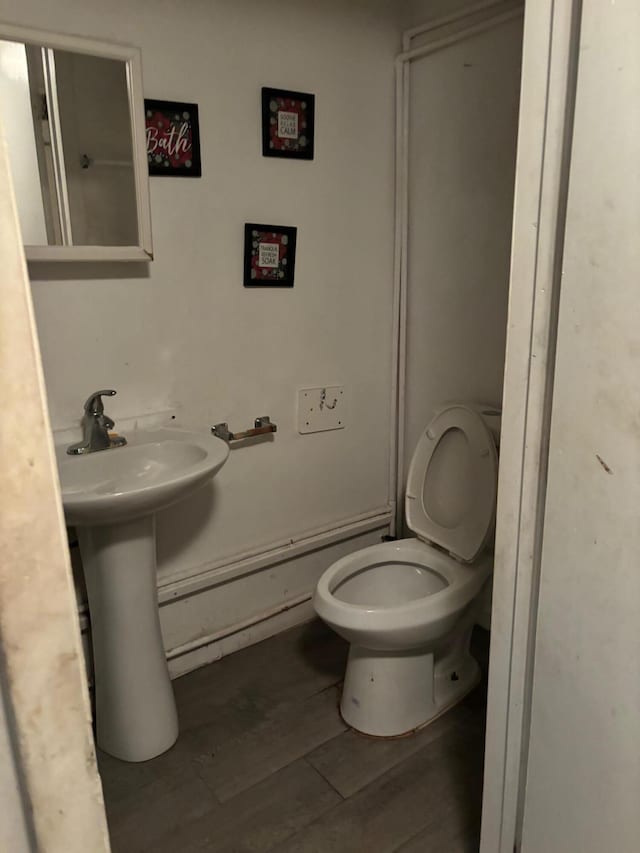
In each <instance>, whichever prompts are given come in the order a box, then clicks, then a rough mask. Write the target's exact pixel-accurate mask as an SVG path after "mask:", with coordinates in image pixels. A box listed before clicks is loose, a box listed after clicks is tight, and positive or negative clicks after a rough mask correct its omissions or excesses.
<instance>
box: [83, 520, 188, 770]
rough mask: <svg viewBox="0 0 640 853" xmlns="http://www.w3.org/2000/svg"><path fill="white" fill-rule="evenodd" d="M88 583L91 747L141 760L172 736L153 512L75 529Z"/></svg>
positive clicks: (170, 690) (173, 738)
mask: <svg viewBox="0 0 640 853" xmlns="http://www.w3.org/2000/svg"><path fill="white" fill-rule="evenodd" d="M78 538H79V542H80V553H81V555H82V564H83V568H84V575H85V580H86V584H87V594H88V597H89V611H90V615H91V636H92V641H93V659H94V669H95V689H96V723H97V739H98V746H99V747H100V748H101V749H103V750H104V751H105V752H108V753H109V754H110V755H114V756H115V757H116V758H121V759H123V760H124V761H146V760H148V759H150V758H153V757H154V756H156V755H160V753H162V752H165V751H166V750H167V749H169V748H170V747H171V746H173V744H174V743H175V741H176V738H177V737H178V715H177V712H176V704H175V699H174V695H173V688H172V686H171V681H170V679H169V671H168V669H167V661H166V657H165V653H164V645H163V642H162V633H161V631H160V616H159V613H158V590H157V581H156V537H155V516H153V515H150V516H146V517H144V518H139V519H136V520H134V521H129V522H123V523H121V524H112V525H105V526H95V527H79V528H78Z"/></svg>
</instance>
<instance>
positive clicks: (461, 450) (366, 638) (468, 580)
mask: <svg viewBox="0 0 640 853" xmlns="http://www.w3.org/2000/svg"><path fill="white" fill-rule="evenodd" d="M499 423H500V414H499V412H498V411H496V410H495V409H492V408H490V407H476V406H471V405H455V406H445V407H443V408H442V409H440V410H439V411H438V412H437V413H436V415H435V417H434V418H433V419H432V421H431V422H430V423H429V425H428V426H427V428H426V430H425V431H424V432H423V434H422V436H421V437H420V440H419V442H418V445H417V447H416V450H415V452H414V455H413V458H412V461H411V466H410V469H409V475H408V479H407V490H406V495H405V515H406V520H407V525H408V527H409V528H410V529H411V531H412V532H413V533H415V534H416V537H417V538H411V539H402V540H399V541H395V542H384V543H382V544H380V545H374V546H372V547H369V548H364V549H362V550H361V551H357V552H355V553H353V554H349V555H348V556H346V557H343V558H342V559H340V560H338V561H337V562H336V563H334V564H333V565H332V566H331V567H330V568H329V569H327V571H326V572H325V573H324V574H323V575H322V577H321V578H320V580H319V581H318V585H317V588H316V591H315V595H314V599H313V603H314V607H315V610H316V612H317V614H318V616H320V618H321V619H323V620H324V621H325V622H326V623H327V624H328V625H329V626H331V628H333V629H334V630H335V631H336V632H337V633H338V634H340V635H341V636H342V637H344V638H345V640H347V641H348V642H349V643H350V644H351V646H350V649H349V657H348V660H347V669H346V673H345V679H344V687H343V691H342V699H341V703H340V710H341V713H342V716H343V718H344V720H345V722H346V723H348V724H349V725H350V726H351V727H352V728H354V729H357V730H358V731H361V732H364V733H365V734H369V735H377V736H380V737H391V736H398V735H402V734H406V733H408V732H411V731H412V730H414V729H416V728H419V727H421V726H424V725H426V724H427V723H429V722H431V720H433V719H435V718H436V717H437V716H440V714H442V713H443V712H444V711H446V710H447V709H448V708H450V707H452V706H453V705H454V704H455V703H456V702H458V701H459V700H460V699H461V698H462V697H463V696H464V695H465V694H466V693H468V692H469V690H471V689H472V688H473V687H474V686H475V685H476V683H477V682H478V680H479V678H480V668H479V666H478V664H477V662H476V661H475V659H474V658H473V657H472V656H471V654H470V652H469V642H470V638H471V631H472V629H473V625H474V622H475V613H474V609H475V608H474V605H475V604H477V601H478V595H479V593H480V592H481V590H482V589H483V587H484V585H485V584H486V583H487V581H488V579H489V577H490V575H491V572H492V569H493V555H492V553H491V552H490V551H489V550H488V549H487V548H486V545H487V542H488V540H489V538H490V536H491V534H492V532H493V527H494V520H495V503H496V488H497V469H498V462H497V443H498V436H499Z"/></svg>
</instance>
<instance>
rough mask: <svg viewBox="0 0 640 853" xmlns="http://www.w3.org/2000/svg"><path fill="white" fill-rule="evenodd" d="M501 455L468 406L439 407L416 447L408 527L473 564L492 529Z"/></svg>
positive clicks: (407, 505)
mask: <svg viewBox="0 0 640 853" xmlns="http://www.w3.org/2000/svg"><path fill="white" fill-rule="evenodd" d="M497 475H498V458H497V454H496V446H495V442H494V440H493V437H492V435H491V432H490V431H489V429H488V428H487V426H486V424H485V423H484V421H483V420H482V417H481V416H480V415H479V414H478V413H477V412H474V411H473V410H472V409H468V408H467V407H466V406H451V407H449V408H447V409H444V410H443V411H441V412H440V413H439V414H438V415H436V417H435V418H434V419H433V420H432V421H431V423H430V424H429V426H428V427H427V428H426V430H425V431H424V433H423V434H422V436H421V437H420V440H419V441H418V446H417V447H416V449H415V452H414V454H413V458H412V460H411V466H410V468H409V476H408V479H407V491H406V497H405V513H406V518H407V524H408V525H409V527H410V529H411V530H412V531H413V532H414V533H415V534H416V536H418V538H419V539H422V540H423V541H424V542H431V543H434V544H436V545H439V546H440V547H442V548H445V549H446V550H447V551H449V553H450V554H452V555H453V556H454V557H457V558H458V559H460V560H463V561H465V562H471V561H472V560H474V559H475V557H476V556H477V555H478V553H479V552H480V550H481V549H482V547H483V545H484V544H485V541H486V539H487V537H488V535H489V533H490V532H491V530H492V527H493V522H494V520H495V511H496V492H497Z"/></svg>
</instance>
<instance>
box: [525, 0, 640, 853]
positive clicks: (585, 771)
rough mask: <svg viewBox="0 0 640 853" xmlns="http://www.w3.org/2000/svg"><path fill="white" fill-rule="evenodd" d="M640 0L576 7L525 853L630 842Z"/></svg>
mask: <svg viewBox="0 0 640 853" xmlns="http://www.w3.org/2000/svg"><path fill="white" fill-rule="evenodd" d="M638 44H640V4H638V2H637V0H616V2H613V0H612V2H606V3H604V2H586V3H584V4H583V10H582V24H581V33H580V48H581V49H580V54H579V65H578V78H577V98H576V109H575V123H574V138H573V148H572V152H571V167H570V178H569V199H568V210H567V226H566V232H565V246H564V262H563V275H562V285H561V291H560V294H561V295H560V307H559V324H558V344H557V358H556V369H555V384H554V393H553V404H552V422H551V438H550V453H549V475H548V485H547V498H546V508H545V518H544V529H543V542H542V558H541V573H540V590H539V604H538V620H537V627H536V636H535V658H534V675H533V693H532V708H531V728H530V742H529V748H528V762H527V773H526V788H525V791H524V801H523V806H524V808H523V826H522V851H523V853H602V851H607V850H609V851H612V853H613V851H615V853H635V852H636V851H637V850H639V849H640V51H639V50H638Z"/></svg>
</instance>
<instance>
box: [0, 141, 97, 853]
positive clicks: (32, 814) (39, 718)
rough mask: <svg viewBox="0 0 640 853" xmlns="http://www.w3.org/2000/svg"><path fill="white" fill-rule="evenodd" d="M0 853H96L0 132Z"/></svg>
mask: <svg viewBox="0 0 640 853" xmlns="http://www.w3.org/2000/svg"><path fill="white" fill-rule="evenodd" d="M0 258H2V274H1V275H0V364H1V366H2V369H0V400H1V401H2V422H1V424H0V471H1V472H2V489H1V490H0V545H1V548H2V558H1V559H0V729H1V731H0V851H2V853H5V851H7V853H27V851H36V850H37V851H41V853H107V851H108V850H109V840H108V836H107V824H106V819H105V813H104V805H103V800H102V789H101V786H100V780H99V777H98V772H97V768H96V758H95V751H94V746H93V737H92V734H91V714H90V708H89V697H88V690H87V680H86V675H85V670H84V664H83V658H82V650H81V643H80V629H79V625H78V613H77V605H76V600H75V594H74V590H73V584H72V581H71V567H70V565H69V552H68V548H67V542H66V535H65V528H64V523H63V516H62V505H61V501H60V494H59V486H58V477H57V474H56V464H55V460H54V456H53V437H52V433H51V429H50V426H49V415H48V413H47V405H46V399H45V391H44V382H43V378H42V366H41V363H40V351H39V347H38V340H37V336H36V330H35V323H34V319H33V309H32V305H31V293H30V287H29V280H28V278H27V270H26V266H25V260H24V252H23V249H22V240H21V236H20V230H19V227H18V216H17V209H16V205H15V201H14V195H13V188H12V186H11V179H10V176H9V164H8V158H7V150H6V145H5V141H4V136H3V133H2V128H1V127H0Z"/></svg>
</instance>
